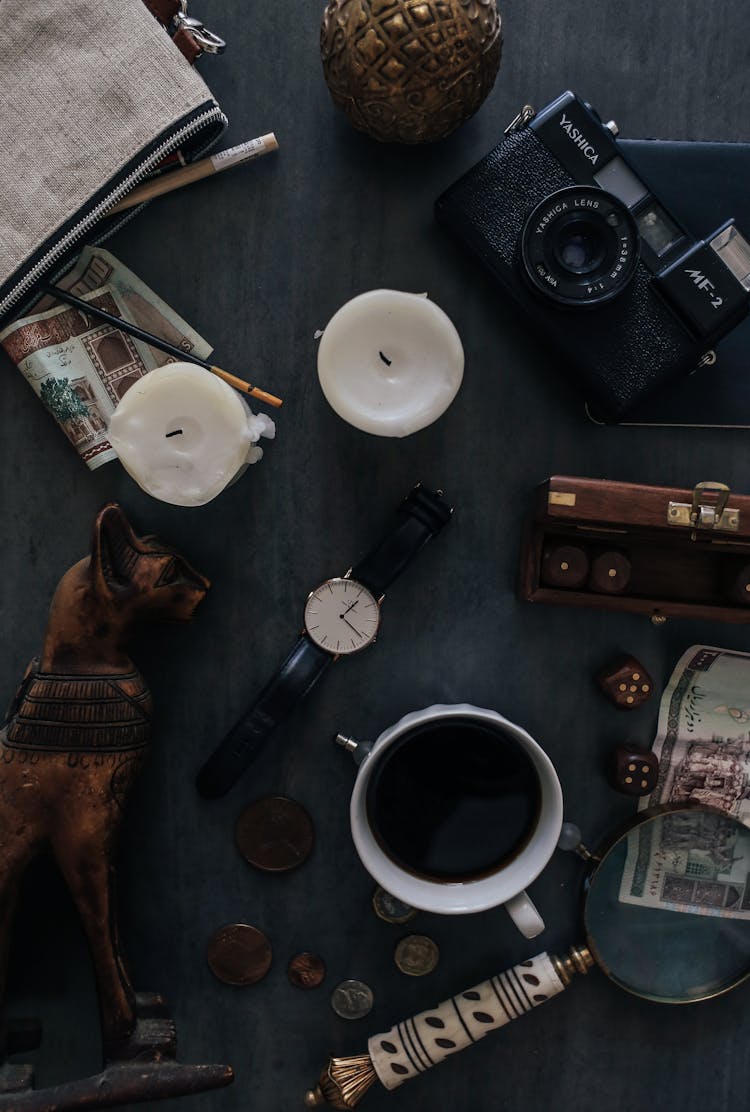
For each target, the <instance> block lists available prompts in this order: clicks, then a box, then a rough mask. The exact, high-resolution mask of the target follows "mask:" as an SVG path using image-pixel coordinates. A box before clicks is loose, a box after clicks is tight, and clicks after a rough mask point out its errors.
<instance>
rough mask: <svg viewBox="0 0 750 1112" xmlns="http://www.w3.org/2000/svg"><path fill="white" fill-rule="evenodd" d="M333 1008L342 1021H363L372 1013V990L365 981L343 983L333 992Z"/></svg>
mask: <svg viewBox="0 0 750 1112" xmlns="http://www.w3.org/2000/svg"><path fill="white" fill-rule="evenodd" d="M331 1007H332V1008H333V1010H334V1012H335V1013H336V1015H340V1016H341V1018H342V1019H363V1018H364V1017H365V1016H366V1015H367V1014H368V1013H369V1012H370V1011H372V989H371V988H370V986H369V985H366V984H365V982H364V981H342V982H341V984H340V985H337V986H336V988H335V989H334V990H333V993H332V995H331Z"/></svg>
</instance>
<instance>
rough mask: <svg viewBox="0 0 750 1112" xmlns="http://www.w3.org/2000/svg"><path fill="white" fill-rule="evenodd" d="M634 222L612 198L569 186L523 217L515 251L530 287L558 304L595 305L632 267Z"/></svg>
mask: <svg viewBox="0 0 750 1112" xmlns="http://www.w3.org/2000/svg"><path fill="white" fill-rule="evenodd" d="M639 243H640V240H639V236H638V228H637V226H636V223H635V220H634V219H633V217H632V216H631V214H630V212H629V211H628V209H627V208H626V207H625V205H624V204H623V203H622V201H620V200H619V199H618V198H617V197H614V196H613V195H612V194H611V193H607V191H606V190H604V189H599V188H597V187H596V186H590V185H573V186H567V187H566V188H565V189H560V190H558V191H557V192H556V193H552V194H550V196H548V197H545V198H544V200H543V201H541V202H540V203H539V204H538V205H537V206H536V207H535V208H534V209H533V210H532V211H531V213H530V214H529V216H528V218H527V220H526V223H525V225H524V228H523V232H522V233H521V241H520V249H521V251H520V253H521V263H522V267H523V270H524V273H525V275H526V277H527V279H528V280H529V282H530V283H531V285H532V286H533V287H534V288H535V289H536V290H538V291H539V292H540V293H542V294H544V296H545V297H547V298H549V299H550V300H552V301H555V302H557V303H558V304H560V305H568V306H573V307H575V306H580V307H587V306H597V305H601V304H602V303H603V302H606V301H610V300H611V299H612V298H613V297H617V296H618V294H620V293H622V291H623V290H624V289H625V288H626V287H627V285H628V283H629V281H630V279H631V278H632V276H633V272H634V270H635V267H636V265H637V263H638V255H639Z"/></svg>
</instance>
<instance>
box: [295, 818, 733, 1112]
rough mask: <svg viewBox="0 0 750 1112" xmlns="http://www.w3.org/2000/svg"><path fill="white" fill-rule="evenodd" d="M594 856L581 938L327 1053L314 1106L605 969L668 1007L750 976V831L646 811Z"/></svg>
mask: <svg viewBox="0 0 750 1112" xmlns="http://www.w3.org/2000/svg"><path fill="white" fill-rule="evenodd" d="M577 848H578V850H579V852H580V853H581V855H582V856H584V857H586V858H587V859H588V862H589V872H588V875H587V877H586V882H585V887H584V900H583V931H584V934H585V939H586V941H585V943H583V944H581V945H580V946H576V947H574V948H573V949H571V950H570V952H569V954H568V955H567V956H566V957H562V958H561V957H555V956H554V955H551V954H547V953H542V954H537V955H536V957H533V958H530V959H529V960H528V961H523V962H521V964H520V965H516V966H514V967H513V968H512V969H508V970H506V971H505V972H504V973H500V974H499V975H498V976H496V977H492V978H491V979H490V980H489V981H484V982H482V984H479V985H475V986H474V987H473V988H470V989H467V990H466V991H465V992H462V993H459V994H458V995H457V996H454V997H452V998H451V999H450V1000H445V1001H443V1003H442V1004H439V1005H438V1006H437V1007H435V1008H430V1009H428V1010H427V1011H424V1012H421V1013H420V1014H419V1015H417V1016H414V1017H413V1018H412V1019H407V1020H405V1021H404V1022H402V1023H397V1024H395V1026H393V1027H392V1028H391V1029H390V1031H386V1032H384V1033H383V1034H380V1035H374V1036H373V1037H372V1038H371V1039H370V1040H369V1042H368V1044H367V1053H366V1054H361V1055H358V1056H356V1057H353V1058H332V1059H331V1060H330V1061H329V1063H328V1065H327V1067H326V1068H325V1069H324V1071H323V1073H322V1075H321V1077H320V1080H319V1082H318V1086H317V1087H316V1088H315V1089H313V1090H310V1091H309V1092H308V1093H307V1094H306V1095H305V1103H306V1105H307V1106H308V1107H309V1108H315V1107H318V1106H320V1105H323V1104H328V1105H330V1106H331V1107H333V1108H341V1109H346V1108H355V1107H356V1105H357V1104H358V1103H359V1101H360V1099H361V1098H362V1096H363V1095H364V1094H365V1093H366V1092H367V1090H368V1089H369V1088H370V1086H371V1085H372V1084H373V1083H374V1082H375V1081H376V1080H378V1081H380V1082H381V1084H382V1085H383V1086H384V1087H385V1088H386V1089H396V1088H398V1086H399V1085H402V1084H403V1082H404V1081H408V1080H410V1079H411V1078H412V1077H416V1076H417V1075H418V1074H420V1073H424V1072H425V1071H426V1070H428V1069H430V1068H431V1067H432V1066H435V1065H437V1064H438V1062H441V1061H443V1059H444V1058H447V1057H448V1056H449V1055H450V1054H455V1053H456V1052H457V1051H459V1050H463V1048H464V1047H466V1046H470V1045H471V1044H472V1043H475V1042H477V1041H478V1040H479V1039H481V1038H482V1037H483V1036H484V1035H486V1034H489V1032H490V1031H493V1030H495V1029H496V1028H497V1027H503V1026H504V1025H505V1024H506V1023H509V1022H510V1021H511V1020H513V1019H517V1018H518V1017H519V1016H521V1015H524V1014H525V1013H526V1012H529V1011H531V1010H532V1008H535V1007H537V1006H538V1005H539V1004H543V1003H544V1002H545V1001H547V1000H549V999H550V998H551V997H553V996H556V995H557V994H558V993H560V992H562V991H563V989H564V988H566V987H567V986H568V985H569V984H570V982H571V980H572V978H573V976H574V974H575V973H587V972H588V970H589V969H590V968H591V966H592V965H598V966H599V968H600V969H601V970H602V971H603V972H604V973H605V974H606V975H607V976H608V977H609V978H610V980H612V981H614V983H615V984H616V985H619V986H620V988H623V989H625V990H626V991H628V992H631V993H633V994H635V995H636V996H640V997H643V998H644V999H646V1000H653V1001H656V1002H657V1003H662V1004H692V1003H696V1002H697V1001H699V1000H707V999H710V998H711V997H714V996H719V995H721V994H722V993H724V992H728V991H729V990H730V989H732V988H735V986H737V985H739V984H740V983H741V982H742V981H744V980H745V979H746V978H747V977H748V976H750V880H748V876H749V875H750V829H748V828H747V827H745V826H743V824H742V823H740V822H738V821H737V819H734V818H732V817H731V816H729V815H727V814H725V813H724V812H721V811H717V810H714V809H712V808H707V807H696V806H692V807H686V806H684V805H682V804H679V805H676V806H674V805H668V806H667V807H660V808H658V809H654V810H650V811H643V812H641V814H640V815H639V816H638V817H637V818H636V820H635V821H634V822H633V823H631V824H630V825H629V826H628V827H627V828H626V830H625V831H624V832H622V831H621V832H620V833H619V834H618V835H616V836H615V837H614V838H613V839H612V840H611V841H610V842H609V843H608V844H607V846H606V847H605V849H604V850H603V851H602V852H601V853H600V854H597V855H596V856H592V855H591V854H589V853H588V851H586V850H585V849H584V848H583V847H582V846H579V847H577Z"/></svg>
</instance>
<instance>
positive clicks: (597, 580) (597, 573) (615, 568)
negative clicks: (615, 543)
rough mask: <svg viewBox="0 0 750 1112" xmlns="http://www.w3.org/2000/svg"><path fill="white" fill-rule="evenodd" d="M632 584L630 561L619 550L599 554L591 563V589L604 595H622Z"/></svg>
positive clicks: (609, 550)
mask: <svg viewBox="0 0 750 1112" xmlns="http://www.w3.org/2000/svg"><path fill="white" fill-rule="evenodd" d="M629 582H630V559H629V558H628V557H627V556H626V555H625V553H624V552H620V551H619V549H615V548H613V549H608V550H607V551H604V552H599V553H598V554H597V555H596V556H595V557H594V559H593V560H592V561H591V576H590V578H589V589H590V590H592V591H597V592H598V593H599V594H602V595H622V594H624V593H625V591H626V590H627V588H628V583H629Z"/></svg>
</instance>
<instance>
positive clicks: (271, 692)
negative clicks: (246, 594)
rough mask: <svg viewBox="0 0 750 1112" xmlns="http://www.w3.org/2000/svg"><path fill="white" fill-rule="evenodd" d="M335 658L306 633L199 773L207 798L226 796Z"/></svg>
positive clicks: (198, 780)
mask: <svg viewBox="0 0 750 1112" xmlns="http://www.w3.org/2000/svg"><path fill="white" fill-rule="evenodd" d="M332 660H333V657H332V655H331V654H330V653H328V652H326V651H325V649H320V648H318V646H317V645H315V644H313V642H312V641H311V640H310V638H309V637H308V636H307V634H303V635H302V636H301V637H300V639H299V640H298V641H297V644H296V645H295V646H294V648H293V649H292V651H291V652H290V653H289V655H288V656H287V657H286V659H285V660H284V662H283V664H282V665H281V667H280V669H279V670H278V672H277V673H276V675H275V676H274V677H273V679H272V680H270V682H269V683H267V684H266V686H265V687H264V688H263V690H262V691H261V693H260V695H259V696H258V697H257V699H256V700H255V702H254V703H252V705H251V706H250V707H248V709H247V710H246V711H245V713H244V714H243V715H242V717H241V718H240V719H239V721H238V722H236V723H235V725H234V726H233V727H232V729H231V730H230V731H229V733H228V734H227V735H226V737H225V738H224V740H223V741H221V742H220V743H219V745H218V746H217V748H216V749H215V750H214V752H213V753H212V754H211V756H210V757H209V759H208V760H207V761H206V763H205V764H204V766H203V768H202V769H201V770H200V772H199V773H198V777H197V780H196V786H197V788H198V792H199V793H200V795H202V796H204V798H206V799H218V798H219V797H220V796H222V795H226V793H227V792H228V791H229V789H230V788H231V787H232V786H233V784H235V783H236V782H237V780H239V778H240V776H241V775H242V774H243V772H244V771H245V769H246V768H247V767H248V765H249V764H250V762H251V761H252V760H253V759H254V758H255V757H256V756H257V754H258V753H259V752H260V750H261V749H262V748H263V746H264V745H265V743H266V740H267V739H268V736H269V735H270V733H271V732H272V730H273V729H274V728H275V727H276V726H277V725H278V724H279V723H280V722H281V721H282V719H284V718H286V716H287V715H288V714H289V713H290V711H291V710H292V709H293V708H294V706H295V704H296V703H298V702H300V701H301V700H302V699H304V697H305V696H306V695H307V693H308V691H310V689H311V688H312V686H313V685H314V684H315V683H316V682H317V680H318V679H319V678H320V676H321V675H322V674H323V672H324V671H325V669H326V668H327V666H328V665H329V664H330V663H331V661H332Z"/></svg>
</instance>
